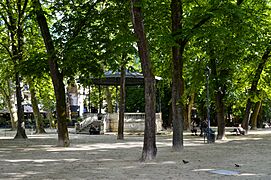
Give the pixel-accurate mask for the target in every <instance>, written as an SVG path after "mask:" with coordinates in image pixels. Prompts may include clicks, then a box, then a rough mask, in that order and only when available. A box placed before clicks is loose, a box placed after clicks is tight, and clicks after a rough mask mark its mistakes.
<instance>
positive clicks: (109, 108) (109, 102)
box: [105, 86, 113, 113]
mask: <svg viewBox="0 0 271 180" xmlns="http://www.w3.org/2000/svg"><path fill="white" fill-rule="evenodd" d="M105 93H106V101H107V112H108V113H113V104H112V96H111V92H110V89H109V87H108V86H106V88H105Z"/></svg>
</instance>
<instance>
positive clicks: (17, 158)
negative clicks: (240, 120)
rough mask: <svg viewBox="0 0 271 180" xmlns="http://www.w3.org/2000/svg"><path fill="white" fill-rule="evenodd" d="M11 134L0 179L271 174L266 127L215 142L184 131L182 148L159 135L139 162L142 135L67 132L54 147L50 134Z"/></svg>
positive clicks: (1, 151)
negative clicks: (152, 156)
mask: <svg viewBox="0 0 271 180" xmlns="http://www.w3.org/2000/svg"><path fill="white" fill-rule="evenodd" d="M13 133H14V132H5V135H6V136H4V132H3V130H0V136H2V137H0V179H95V180H96V179H116V180H122V179H123V180H124V179H146V180H147V179H155V180H156V179H158V180H159V179H181V180H183V179H184V180H186V179H187V180H188V179H189V180H191V179H271V171H270V168H271V154H270V152H271V143H270V142H271V130H258V131H251V132H250V134H249V135H248V136H233V135H228V136H227V138H228V139H227V140H226V141H216V143H215V144H204V143H203V138H201V137H197V136H191V135H190V133H186V134H185V136H184V137H185V149H184V150H183V152H181V153H176V152H172V151H171V136H170V135H159V136H157V146H158V154H157V159H156V160H155V161H152V162H145V163H140V162H139V161H138V159H139V158H140V155H141V151H142V141H143V137H142V136H135V135H134V136H133V135H127V136H125V140H124V141H119V140H116V136H115V135H96V136H94V135H91V136H90V135H82V134H81V135H78V134H70V139H71V143H72V145H71V146H70V147H69V148H59V147H55V144H56V140H57V139H56V138H57V135H56V134H55V133H50V134H46V135H31V132H28V133H29V135H28V137H29V139H28V140H24V141H19V140H13V139H12V136H13ZM182 160H188V161H189V163H187V164H184V163H183V162H182ZM235 164H239V165H240V167H235ZM211 170H227V171H230V172H227V173H238V174H237V175H221V174H215V173H211V172H210V171H211ZM231 171H233V172H231Z"/></svg>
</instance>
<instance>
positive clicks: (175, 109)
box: [171, 0, 186, 151]
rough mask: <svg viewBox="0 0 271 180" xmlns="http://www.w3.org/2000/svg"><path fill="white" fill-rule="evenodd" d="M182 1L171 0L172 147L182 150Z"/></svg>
mask: <svg viewBox="0 0 271 180" xmlns="http://www.w3.org/2000/svg"><path fill="white" fill-rule="evenodd" d="M182 14H183V10H182V1H179V0H172V1H171V20H172V35H173V37H174V38H175V41H176V45H175V46H173V47H172V68H173V69H172V125H173V139H172V149H173V150H174V151H181V150H182V149H183V123H184V118H183V112H182V111H183V104H182V94H183V91H184V84H183V77H182V74H183V52H184V47H185V44H186V42H185V41H182V40H180V39H178V38H177V37H176V35H177V32H178V31H180V29H182V24H181V22H182Z"/></svg>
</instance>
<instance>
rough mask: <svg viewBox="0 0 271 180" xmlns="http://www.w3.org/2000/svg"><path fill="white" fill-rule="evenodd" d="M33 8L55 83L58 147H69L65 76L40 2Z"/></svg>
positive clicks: (34, 2)
mask: <svg viewBox="0 0 271 180" xmlns="http://www.w3.org/2000/svg"><path fill="white" fill-rule="evenodd" d="M33 8H34V10H35V13H36V17H37V21H38V24H39V27H40V30H41V34H42V37H43V40H44V44H45V47H46V50H47V54H48V64H49V68H50V75H51V78H52V81H53V85H54V92H55V96H56V113H57V125H58V126H57V127H58V146H62V147H67V146H69V145H70V140H69V133H68V128H67V120H66V117H67V116H66V98H65V87H64V83H63V75H62V73H60V71H59V68H58V63H57V56H56V51H55V47H54V44H53V41H52V38H51V34H50V32H49V27H48V24H47V20H46V17H45V15H44V12H43V10H42V7H41V4H40V1H39V0H34V1H33Z"/></svg>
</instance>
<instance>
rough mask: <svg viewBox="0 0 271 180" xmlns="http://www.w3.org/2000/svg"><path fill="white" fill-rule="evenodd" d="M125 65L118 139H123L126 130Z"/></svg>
mask: <svg viewBox="0 0 271 180" xmlns="http://www.w3.org/2000/svg"><path fill="white" fill-rule="evenodd" d="M125 64H126V63H123V64H122V65H121V77H120V104H119V124H118V138H117V139H123V138H124V136H123V131H124V130H123V129H124V111H125V71H126V68H125Z"/></svg>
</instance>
